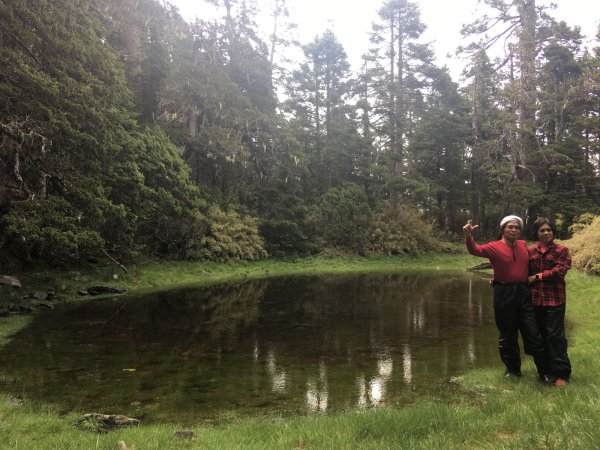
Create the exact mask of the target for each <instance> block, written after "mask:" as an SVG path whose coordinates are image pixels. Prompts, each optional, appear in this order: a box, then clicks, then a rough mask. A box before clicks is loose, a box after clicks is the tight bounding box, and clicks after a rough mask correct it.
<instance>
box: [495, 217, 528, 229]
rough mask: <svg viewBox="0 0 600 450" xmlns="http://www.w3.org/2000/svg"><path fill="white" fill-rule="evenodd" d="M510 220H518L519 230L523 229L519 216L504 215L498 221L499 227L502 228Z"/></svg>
mask: <svg viewBox="0 0 600 450" xmlns="http://www.w3.org/2000/svg"><path fill="white" fill-rule="evenodd" d="M511 220H516V221H517V222H519V226H520V227H521V230H522V229H523V219H521V218H520V217H519V216H506V217H505V218H504V219H502V220H501V221H500V229H504V225H506V224H507V223H508V222H510V221H511Z"/></svg>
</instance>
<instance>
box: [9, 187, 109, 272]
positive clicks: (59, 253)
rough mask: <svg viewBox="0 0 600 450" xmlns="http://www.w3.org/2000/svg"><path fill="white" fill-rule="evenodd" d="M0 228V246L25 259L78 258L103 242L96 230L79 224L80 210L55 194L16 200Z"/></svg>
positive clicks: (70, 259) (53, 260)
mask: <svg viewBox="0 0 600 450" xmlns="http://www.w3.org/2000/svg"><path fill="white" fill-rule="evenodd" d="M0 230H2V232H1V233H0V236H2V240H1V241H0V248H3V249H4V251H6V252H8V253H12V254H15V255H20V257H21V259H22V260H24V261H30V260H36V259H42V260H46V261H52V262H54V263H61V262H62V263H66V262H71V261H80V260H82V259H86V258H88V257H90V256H92V255H97V254H98V253H99V250H100V249H101V248H102V247H103V245H104V241H103V239H102V238H101V237H100V235H99V233H98V232H96V231H95V230H92V229H90V228H87V227H84V226H81V214H80V212H79V211H77V210H76V209H75V208H73V206H72V205H70V204H69V203H68V202H67V201H66V200H65V199H63V198H60V197H54V196H51V197H48V198H44V199H35V200H28V201H21V202H16V203H15V204H14V205H13V208H12V209H11V210H10V212H9V213H8V214H6V215H4V216H3V217H2V219H1V220H0Z"/></svg>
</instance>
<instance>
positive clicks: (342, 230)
mask: <svg viewBox="0 0 600 450" xmlns="http://www.w3.org/2000/svg"><path fill="white" fill-rule="evenodd" d="M312 222H313V225H314V227H315V229H316V230H318V234H319V237H320V238H321V239H322V241H323V244H324V246H325V247H341V248H345V249H352V250H360V249H361V247H362V242H363V240H364V237H365V235H366V233H367V230H368V228H369V224H370V223H371V208H370V207H369V204H368V199H367V195H366V194H365V191H364V189H363V188H362V187H360V186H358V185H356V184H353V183H344V184H343V185H342V186H340V187H335V188H332V189H330V190H328V191H327V192H325V194H323V196H322V197H321V201H320V203H319V205H318V208H317V210H316V212H315V214H314V216H313V219H312Z"/></svg>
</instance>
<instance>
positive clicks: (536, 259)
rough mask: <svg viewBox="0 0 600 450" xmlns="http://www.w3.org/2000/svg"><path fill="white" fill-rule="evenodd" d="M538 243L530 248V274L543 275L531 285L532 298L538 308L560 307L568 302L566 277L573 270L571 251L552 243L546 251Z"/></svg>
mask: <svg viewBox="0 0 600 450" xmlns="http://www.w3.org/2000/svg"><path fill="white" fill-rule="evenodd" d="M542 250H543V248H542V246H541V245H540V243H539V242H538V243H537V244H535V245H532V246H531V247H529V249H528V251H529V274H530V275H535V274H538V273H539V274H541V280H539V281H536V282H535V283H533V284H532V285H531V298H532V300H533V304H534V305H536V306H558V305H562V304H563V303H564V302H565V301H566V300H567V295H566V289H565V275H566V274H567V270H569V269H570V268H571V256H570V255H569V249H568V248H567V247H565V246H564V245H560V244H557V243H555V242H552V243H551V244H550V245H549V246H548V248H546V251H542Z"/></svg>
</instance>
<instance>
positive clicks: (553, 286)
mask: <svg viewBox="0 0 600 450" xmlns="http://www.w3.org/2000/svg"><path fill="white" fill-rule="evenodd" d="M533 234H534V235H535V237H536V239H537V241H538V242H537V243H536V244H535V245H533V246H531V247H529V249H528V250H529V274H530V275H529V283H530V285H531V298H532V300H533V308H534V311H535V316H536V318H537V321H538V326H539V328H540V332H541V334H542V338H543V339H544V341H545V342H546V356H547V358H548V360H549V362H550V368H551V370H552V376H554V377H555V378H556V381H555V385H556V386H564V385H565V384H567V382H568V381H569V377H570V376H571V361H569V356H568V355H567V339H566V337H565V311H566V301H567V294H566V284H565V275H566V274H567V271H568V270H569V269H570V268H571V256H570V255H569V249H568V248H567V247H565V246H564V245H560V244H557V243H556V242H554V235H555V234H556V228H555V227H554V224H552V223H551V222H550V221H549V220H548V219H546V218H544V217H542V218H540V219H538V220H536V221H535V222H534V223H533Z"/></svg>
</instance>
